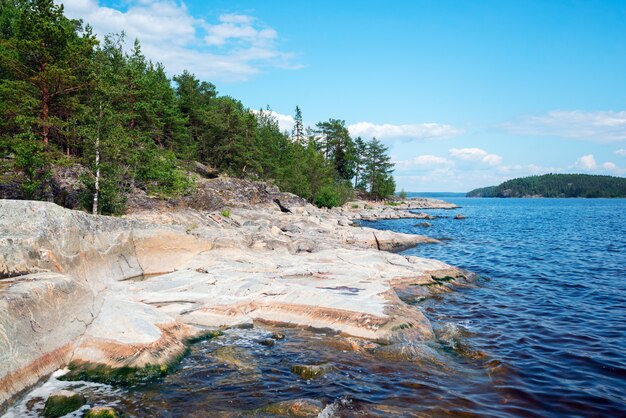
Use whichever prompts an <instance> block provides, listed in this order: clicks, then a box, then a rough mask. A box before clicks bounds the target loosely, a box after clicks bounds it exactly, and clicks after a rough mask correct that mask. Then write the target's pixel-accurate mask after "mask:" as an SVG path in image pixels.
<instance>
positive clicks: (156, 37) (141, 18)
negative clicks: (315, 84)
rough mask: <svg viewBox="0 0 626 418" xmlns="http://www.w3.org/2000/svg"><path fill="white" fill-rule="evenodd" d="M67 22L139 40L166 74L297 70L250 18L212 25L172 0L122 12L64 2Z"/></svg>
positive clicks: (147, 0) (131, 4) (231, 75)
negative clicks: (86, 25) (277, 68)
mask: <svg viewBox="0 0 626 418" xmlns="http://www.w3.org/2000/svg"><path fill="white" fill-rule="evenodd" d="M57 2H59V3H63V5H64V7H65V12H66V15H67V16H68V17H71V18H76V19H83V20H84V21H85V23H89V24H90V25H92V26H93V28H94V32H95V33H96V34H97V35H98V36H99V37H100V38H101V37H102V36H104V35H106V34H109V33H120V32H122V31H124V32H125V33H126V35H127V41H128V43H129V45H130V44H132V42H133V41H134V40H135V38H138V39H139V40H140V41H141V45H142V50H143V52H144V54H145V55H146V57H148V58H149V59H151V60H153V61H156V62H161V63H163V64H164V65H165V68H166V70H167V71H168V72H170V74H178V73H180V72H182V71H183V70H184V69H187V70H189V71H191V72H193V73H195V74H196V75H197V76H198V77H199V78H201V79H208V80H219V81H241V80H246V79H248V78H250V77H252V76H254V75H255V74H258V73H259V72H260V71H261V70H262V69H263V68H267V67H279V68H299V67H298V66H296V65H293V64H292V63H291V59H292V56H291V54H288V53H285V52H282V51H280V50H279V49H278V47H277V45H276V43H277V38H278V33H277V32H276V31H275V30H274V29H272V28H268V27H264V26H263V24H262V23H261V22H259V20H258V19H256V18H254V17H253V16H248V15H241V14H224V15H222V16H220V17H219V22H217V23H215V24H213V23H211V22H208V21H206V20H205V19H201V18H197V17H194V16H192V15H191V14H190V13H189V10H188V9H187V7H186V6H185V3H183V2H179V1H174V0H130V1H127V2H125V4H127V6H128V7H127V9H126V10H125V11H122V10H118V9H115V8H112V7H106V6H101V5H100V3H99V1H98V0H64V1H59V0H57Z"/></svg>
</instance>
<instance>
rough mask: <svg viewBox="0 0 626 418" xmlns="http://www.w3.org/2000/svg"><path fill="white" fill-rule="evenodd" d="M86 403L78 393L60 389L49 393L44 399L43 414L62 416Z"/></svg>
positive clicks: (45, 415)
mask: <svg viewBox="0 0 626 418" xmlns="http://www.w3.org/2000/svg"><path fill="white" fill-rule="evenodd" d="M86 403H87V400H86V399H85V397H84V396H83V395H81V394H80V393H76V392H72V391H69V390H60V391H58V392H55V393H53V394H52V395H50V396H49V397H48V399H47V400H46V404H45V406H44V409H43V416H44V417H46V418H57V417H62V416H63V415H67V414H69V413H70V412H74V411H76V410H77V409H79V408H80V407H81V406H83V405H85V404H86Z"/></svg>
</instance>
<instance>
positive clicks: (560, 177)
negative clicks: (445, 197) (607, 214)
mask: <svg viewBox="0 0 626 418" xmlns="http://www.w3.org/2000/svg"><path fill="white" fill-rule="evenodd" d="M535 196H536V197H588V198H593V197H609V198H615V197H626V178H623V177H613V176H602V175H591V174H544V175H540V176H529V177H523V178H517V179H512V180H507V181H505V182H504V183H502V184H500V185H498V186H491V187H483V188H480V189H475V190H472V191H470V192H468V193H467V197H535Z"/></svg>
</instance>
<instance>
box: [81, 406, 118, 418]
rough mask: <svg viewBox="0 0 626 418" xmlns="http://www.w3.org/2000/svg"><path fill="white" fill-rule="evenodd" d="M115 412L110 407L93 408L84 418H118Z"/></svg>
mask: <svg viewBox="0 0 626 418" xmlns="http://www.w3.org/2000/svg"><path fill="white" fill-rule="evenodd" d="M119 416H120V415H119V414H118V413H117V411H116V410H115V409H114V408H112V407H110V406H94V407H93V408H91V409H90V410H89V411H87V413H86V414H85V416H84V418H119Z"/></svg>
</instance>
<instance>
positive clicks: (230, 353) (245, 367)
mask: <svg viewBox="0 0 626 418" xmlns="http://www.w3.org/2000/svg"><path fill="white" fill-rule="evenodd" d="M212 355H213V357H214V358H215V360H217V361H219V362H220V363H224V364H227V365H228V366H231V367H235V368H237V369H239V370H242V371H255V370H256V366H255V361H254V358H253V356H252V354H251V353H250V352H249V351H248V350H247V349H245V348H243V347H238V346H231V345H227V346H223V347H220V348H218V349H217V350H215V351H214V352H213V354H212Z"/></svg>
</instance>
